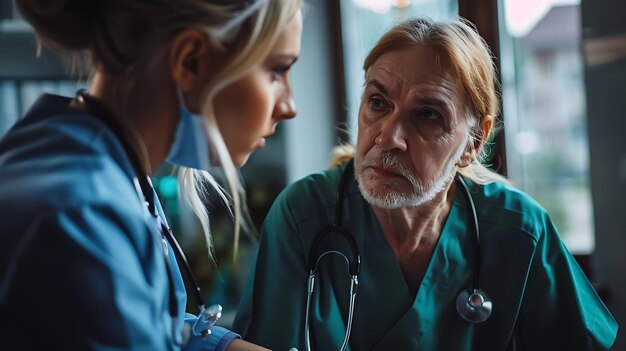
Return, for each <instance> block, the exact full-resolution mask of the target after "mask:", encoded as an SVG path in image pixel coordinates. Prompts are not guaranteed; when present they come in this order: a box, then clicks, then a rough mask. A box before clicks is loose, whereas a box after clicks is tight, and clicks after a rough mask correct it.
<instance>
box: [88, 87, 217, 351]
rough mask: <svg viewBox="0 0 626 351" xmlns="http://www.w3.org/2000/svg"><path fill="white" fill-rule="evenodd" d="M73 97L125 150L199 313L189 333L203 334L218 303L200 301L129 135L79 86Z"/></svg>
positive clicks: (174, 310) (179, 339)
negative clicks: (207, 304)
mask: <svg viewBox="0 0 626 351" xmlns="http://www.w3.org/2000/svg"><path fill="white" fill-rule="evenodd" d="M76 98H77V99H78V100H79V101H81V102H82V103H83V105H84V106H85V107H86V108H87V110H88V111H89V112H91V114H92V115H93V116H95V117H96V118H98V119H99V120H100V121H102V122H103V123H104V124H106V125H107V127H109V129H110V130H111V131H112V132H113V134H115V135H116V136H117V138H118V139H119V141H120V143H121V144H122V147H123V148H124V150H125V151H126V154H127V155H128V159H129V160H130V162H131V164H132V166H133V168H134V169H135V172H136V174H137V176H136V177H134V178H133V184H134V186H135V188H136V189H137V193H138V194H139V196H140V198H142V199H143V200H144V201H145V203H146V207H147V209H148V212H149V213H150V215H151V216H152V217H153V218H154V219H155V221H156V222H157V226H158V227H159V229H160V231H161V233H162V235H163V237H165V240H167V242H168V243H169V244H170V246H171V247H172V251H173V252H174V256H175V257H176V262H177V263H178V266H179V267H181V268H182V270H181V271H182V273H183V274H182V276H183V281H184V282H185V285H187V287H188V290H190V291H191V292H192V295H193V296H194V299H195V300H196V304H197V305H198V309H199V311H200V312H199V313H198V317H197V319H196V321H195V322H194V323H193V324H192V327H191V332H192V333H193V335H196V336H207V335H209V334H210V333H211V328H212V327H213V326H214V325H215V323H216V322H217V320H218V319H219V318H220V317H221V315H222V306H220V305H211V306H209V307H205V304H204V302H203V298H202V293H201V291H200V286H199V285H198V282H197V281H196V278H195V276H194V275H193V272H192V271H191V267H190V266H189V262H187V257H185V253H184V252H183V250H182V248H181V247H180V245H179V244H178V241H177V240H176V238H175V237H174V234H173V233H172V230H171V229H170V228H169V227H168V226H166V225H165V223H164V222H163V221H162V220H161V216H160V215H159V212H158V211H157V208H156V205H155V202H154V192H153V188H152V184H151V182H150V178H149V177H148V175H147V174H146V173H145V171H143V167H142V166H141V163H140V161H139V157H138V156H137V154H136V153H135V151H134V149H133V148H132V147H131V146H130V142H129V140H128V139H129V138H128V137H127V134H126V133H125V132H124V129H123V128H122V127H121V125H120V124H119V123H118V121H117V120H116V119H115V117H114V116H113V113H112V112H111V111H110V110H109V109H108V108H107V107H106V106H104V105H103V104H102V103H101V102H100V101H98V100H97V99H95V98H93V97H91V96H89V94H88V93H87V91H86V90H84V89H80V90H79V91H78V92H77V93H76ZM163 255H164V257H165V263H166V266H167V276H168V288H169V313H170V316H171V317H172V335H173V337H174V343H175V344H177V345H179V346H181V345H182V344H184V340H183V335H182V334H180V335H179V333H177V332H176V325H177V323H176V319H177V316H178V300H177V299H176V294H175V291H176V289H175V287H174V273H173V268H172V265H171V263H170V260H169V250H168V248H167V245H166V244H165V242H164V243H163Z"/></svg>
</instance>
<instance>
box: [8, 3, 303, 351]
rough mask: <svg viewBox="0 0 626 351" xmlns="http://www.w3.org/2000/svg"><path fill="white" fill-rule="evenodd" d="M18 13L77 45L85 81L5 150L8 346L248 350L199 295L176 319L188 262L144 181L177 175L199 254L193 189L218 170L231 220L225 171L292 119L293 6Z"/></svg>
mask: <svg viewBox="0 0 626 351" xmlns="http://www.w3.org/2000/svg"><path fill="white" fill-rule="evenodd" d="M16 3H17V6H18V8H19V10H20V11H21V13H22V14H23V16H24V18H25V19H26V20H28V21H29V22H30V23H31V24H32V26H33V27H34V29H35V31H36V33H37V35H38V38H39V39H40V40H41V42H42V43H43V44H45V45H48V46H50V47H52V48H55V49H59V50H61V51H69V52H78V51H82V50H86V51H87V52H88V53H89V57H90V61H91V64H92V67H93V68H94V74H93V79H92V81H91V83H90V87H89V89H88V90H87V91H80V92H78V93H77V95H76V96H74V97H61V96H55V95H49V94H45V95H43V96H42V97H41V98H40V99H39V100H38V101H37V102H36V103H35V104H34V106H33V107H32V108H31V109H30V110H29V111H28V112H27V113H26V115H25V116H24V118H23V119H21V120H20V121H19V122H17V123H16V125H15V126H14V127H13V128H12V129H11V130H10V131H9V132H8V133H7V134H6V135H5V136H4V137H3V138H2V139H1V140H0V170H1V171H0V213H2V215H0V219H1V221H2V223H3V226H2V229H0V240H1V241H2V245H0V325H2V328H0V340H2V345H3V347H6V348H7V349H11V350H18V349H20V350H32V349H53V350H86V349H89V350H177V349H180V348H183V349H186V350H192V349H202V350H224V349H226V348H228V349H229V350H233V349H236V348H237V347H240V348H244V349H245V348H253V347H254V346H253V345H250V344H247V343H245V342H243V341H241V340H238V339H237V338H238V336H237V335H236V334H234V333H232V332H230V331H228V330H226V329H223V328H219V327H213V328H211V327H212V324H213V323H214V321H215V318H216V317H217V316H218V315H219V310H214V309H205V307H204V306H203V301H201V299H202V297H201V296H200V297H199V298H198V296H197V295H199V294H196V291H194V292H193V294H194V295H196V296H195V297H196V298H197V300H199V301H198V303H197V304H198V305H199V308H200V310H199V311H194V312H198V313H199V314H198V316H194V315H190V314H187V315H185V305H186V300H187V296H186V293H185V288H184V283H183V279H182V277H183V275H186V274H185V273H186V271H185V265H184V263H185V262H184V261H185V260H184V254H182V253H181V252H179V250H178V249H179V248H178V247H177V245H176V243H175V240H172V235H171V233H170V231H169V228H168V226H167V222H166V221H165V218H164V216H163V212H162V210H161V206H160V204H159V201H158V198H157V197H156V196H155V193H154V190H153V189H152V186H151V183H150V180H149V176H150V175H151V174H153V172H155V171H156V170H157V169H158V168H159V167H160V166H161V165H162V164H163V163H164V162H166V161H168V162H170V163H172V164H175V165H178V166H182V167H183V171H182V175H181V177H182V178H183V188H184V191H185V193H186V195H188V197H187V198H188V199H189V201H190V203H191V204H192V205H193V206H194V208H195V210H196V213H197V214H198V215H199V217H200V219H201V221H202V223H203V227H204V231H205V233H206V234H207V242H208V244H209V246H210V236H209V228H208V224H207V223H208V216H207V214H206V210H205V209H204V208H203V207H202V206H201V201H200V195H201V194H199V191H201V190H202V189H203V188H204V187H205V186H206V182H207V181H208V182H210V183H212V184H215V182H214V181H213V179H212V177H211V176H210V174H209V173H207V172H206V171H207V170H208V169H209V167H211V166H216V165H219V166H221V167H223V168H224V170H225V174H226V176H227V178H228V183H229V188H230V190H231V196H232V202H233V207H234V212H235V216H236V219H237V221H239V218H240V216H241V209H240V208H241V205H240V200H239V195H238V194H239V191H238V189H239V184H238V182H237V177H236V172H235V170H234V169H235V167H238V166H241V165H243V164H244V163H245V162H246V160H247V158H248V156H249V155H250V153H252V152H253V151H254V150H256V149H258V148H262V147H263V146H264V143H265V138H266V137H269V136H271V135H272V134H273V132H274V128H275V126H276V125H277V124H278V123H279V122H281V121H283V120H285V119H289V118H293V117H294V116H295V114H296V110H295V105H294V102H293V98H292V93H291V85H290V80H289V72H290V68H291V67H292V65H293V64H294V62H295V61H296V59H297V58H298V55H299V53H300V38H301V31H302V16H301V12H300V7H301V1H299V0H254V1H242V0H178V1H172V0H151V1H142V0H111V1H88V0H65V1H64V0H50V1H37V0H18V1H16ZM185 167H186V168H185ZM224 196H225V195H224ZM237 228H238V226H237ZM181 271H182V272H183V274H182V275H181ZM186 278H187V280H189V279H191V277H189V276H187V277H186ZM191 280H192V281H193V279H191ZM191 285H193V282H191ZM190 293H191V292H190ZM190 298H192V296H190Z"/></svg>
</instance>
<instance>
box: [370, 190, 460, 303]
mask: <svg viewBox="0 0 626 351" xmlns="http://www.w3.org/2000/svg"><path fill="white" fill-rule="evenodd" d="M455 191H456V184H455V183H454V181H450V183H449V184H448V185H447V187H446V189H445V190H444V191H442V192H440V193H439V194H437V195H436V196H435V198H434V199H433V200H431V201H429V202H427V203H424V204H422V205H419V206H416V207H402V208H396V209H384V208H380V207H375V206H373V207H372V208H373V211H374V214H375V215H376V218H377V219H378V222H379V223H380V226H381V228H382V229H383V233H384V234H385V238H386V239H387V242H388V243H389V246H390V247H391V249H392V251H393V253H394V255H395V257H396V259H397V260H398V264H399V266H400V268H401V270H402V273H403V274H404V277H405V281H406V283H407V285H408V287H409V289H410V291H411V293H412V294H413V296H415V295H416V294H417V290H418V288H419V285H420V284H421V281H422V279H423V277H424V274H425V273H426V270H427V268H428V264H429V262H430V259H431V257H432V254H433V251H434V249H435V246H436V245H437V242H438V240H439V236H440V235H441V231H442V230H443V226H444V224H445V222H446V220H447V218H448V215H449V213H450V209H451V207H452V201H453V199H454V193H455Z"/></svg>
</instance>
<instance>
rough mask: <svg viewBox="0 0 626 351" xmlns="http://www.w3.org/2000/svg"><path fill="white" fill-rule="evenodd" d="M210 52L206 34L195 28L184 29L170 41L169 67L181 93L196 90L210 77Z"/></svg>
mask: <svg viewBox="0 0 626 351" xmlns="http://www.w3.org/2000/svg"><path fill="white" fill-rule="evenodd" d="M210 53H211V46H210V44H209V40H208V38H207V36H206V34H205V33H204V32H203V31H201V30H200V29H197V28H189V29H186V30H184V31H182V32H180V33H178V34H177V35H176V37H174V39H173V40H172V41H171V43H170V47H169V57H168V62H169V69H170V72H171V74H172V78H173V79H174V83H175V84H177V85H178V86H179V87H180V89H181V90H182V92H183V93H189V92H198V91H200V90H201V89H202V88H203V87H204V85H205V84H206V82H207V81H208V79H209V78H210V77H209V74H210V70H209V66H210ZM194 98H195V97H194Z"/></svg>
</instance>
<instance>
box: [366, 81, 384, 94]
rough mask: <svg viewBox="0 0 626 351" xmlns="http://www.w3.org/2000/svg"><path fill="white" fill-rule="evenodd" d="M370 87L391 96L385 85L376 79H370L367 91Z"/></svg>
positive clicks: (367, 83)
mask: <svg viewBox="0 0 626 351" xmlns="http://www.w3.org/2000/svg"><path fill="white" fill-rule="evenodd" d="M369 86H373V87H375V88H376V89H378V90H380V92H382V93H383V94H385V95H389V91H388V90H387V88H386V87H385V86H384V85H383V83H381V82H379V81H378V80H376V79H370V80H368V81H367V82H366V83H365V88H366V89H367V87H369Z"/></svg>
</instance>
